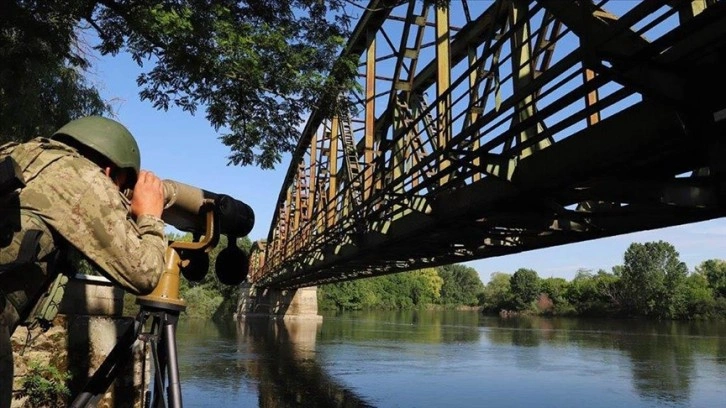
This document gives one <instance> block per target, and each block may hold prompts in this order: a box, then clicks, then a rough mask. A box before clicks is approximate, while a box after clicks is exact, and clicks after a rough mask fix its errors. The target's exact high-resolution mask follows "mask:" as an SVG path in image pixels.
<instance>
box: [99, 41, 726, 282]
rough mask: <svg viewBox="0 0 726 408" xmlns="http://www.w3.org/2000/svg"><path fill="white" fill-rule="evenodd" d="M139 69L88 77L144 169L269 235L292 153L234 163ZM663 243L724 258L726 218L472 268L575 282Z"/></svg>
mask: <svg viewBox="0 0 726 408" xmlns="http://www.w3.org/2000/svg"><path fill="white" fill-rule="evenodd" d="M140 72H141V69H140V68H139V67H138V66H137V65H136V64H135V63H134V62H133V61H132V60H131V58H129V57H128V56H126V55H123V54H121V55H119V56H116V57H103V58H99V59H98V60H97V61H96V63H95V66H94V68H93V71H92V72H91V73H90V78H89V79H90V80H91V81H92V82H93V83H95V84H96V85H97V86H98V87H99V89H101V92H102V96H103V97H104V98H105V99H107V100H111V101H112V103H113V106H114V111H115V112H116V115H117V117H116V119H118V120H119V121H121V122H122V123H123V124H125V125H126V126H127V127H128V128H129V130H130V131H131V132H132V133H133V134H134V136H135V137H136V139H137V141H138V143H139V147H140V149H141V155H142V168H145V169H147V170H151V171H153V172H154V173H156V174H157V175H158V176H159V177H161V178H162V179H174V180H177V181H180V182H183V183H186V184H191V185H194V186H197V187H200V188H204V189H206V190H210V191H213V192H217V193H224V194H228V195H230V196H232V197H235V198H237V199H240V200H242V201H244V202H246V203H247V204H249V205H250V206H251V207H252V208H253V210H254V211H255V216H256V223H255V226H254V229H253V230H252V232H251V233H250V235H249V237H250V239H252V240H253V241H255V240H258V239H264V238H267V232H268V230H269V227H270V222H271V220H272V215H273V212H274V210H275V204H276V201H277V196H278V194H279V191H280V187H281V186H282V180H283V178H284V175H285V172H286V171H287V168H288V166H289V161H288V160H289V156H286V157H285V158H284V159H283V162H282V163H280V164H279V165H278V166H277V168H276V169H275V170H261V169H259V168H256V167H240V166H228V165H227V162H228V159H227V156H228V155H229V150H228V148H227V147H226V146H224V145H223V144H222V143H221V142H220V140H219V139H218V137H219V134H218V133H217V132H215V131H214V128H212V127H211V126H210V125H209V123H208V122H207V121H206V119H205V118H204V112H203V110H201V111H199V112H198V113H197V115H196V116H192V115H191V114H189V113H187V112H182V111H181V110H180V109H176V108H171V109H169V111H166V112H165V111H160V110H156V109H154V107H153V106H151V104H150V103H149V102H146V101H144V102H142V101H140V100H139V97H138V88H137V86H136V77H137V75H138V74H139V73H140ZM657 240H664V241H667V242H670V243H671V244H673V245H674V246H675V248H676V250H678V251H679V253H680V255H681V260H682V261H684V262H686V264H687V265H688V267H689V269H691V270H692V269H693V268H694V267H696V266H697V265H698V264H699V263H700V262H702V261H704V260H706V259H710V258H726V220H724V219H718V220H712V221H707V222H702V223H696V224H689V225H684V226H679V227H673V228H666V229H660V230H652V231H645V232H640V233H635V234H627V235H621V236H616V237H611V238H604V239H599V240H593V241H588V242H583V243H578V244H570V245H565V246H559V247H553V248H547V249H541V250H536V251H529V252H524V253H520V254H515V255H507V256H502V257H496V258H489V259H484V260H477V261H471V262H468V263H466V265H468V266H471V267H473V268H475V269H476V270H477V271H478V272H479V274H480V275H481V278H482V280H483V281H484V282H487V281H488V279H489V276H490V274H492V273H494V272H506V273H512V272H514V271H515V270H517V269H518V268H521V267H526V268H532V269H534V270H536V271H537V272H538V273H539V275H540V276H541V277H550V276H554V277H563V278H566V279H571V278H572V277H573V276H574V275H575V273H576V272H577V270H578V269H579V268H586V269H592V270H597V269H600V268H602V269H606V270H610V268H612V266H614V265H618V264H620V263H622V258H623V253H624V252H625V250H626V249H627V247H628V245H630V244H631V243H632V242H647V241H657Z"/></svg>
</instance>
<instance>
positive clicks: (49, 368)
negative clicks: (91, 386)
mask: <svg viewBox="0 0 726 408" xmlns="http://www.w3.org/2000/svg"><path fill="white" fill-rule="evenodd" d="M70 379H71V374H70V373H68V372H61V371H60V370H59V369H58V368H57V367H55V366H54V365H44V364H43V363H41V362H40V361H37V360H32V361H30V363H29V364H28V373H27V375H25V376H24V377H23V378H22V379H21V381H20V389H19V390H17V391H15V392H14V395H13V396H14V398H17V399H20V398H26V397H27V399H26V400H25V404H24V406H27V407H59V406H65V404H66V399H67V398H68V397H69V396H70V394H71V392H70V390H69V389H68V387H67V386H66V383H67V382H68V380H70Z"/></svg>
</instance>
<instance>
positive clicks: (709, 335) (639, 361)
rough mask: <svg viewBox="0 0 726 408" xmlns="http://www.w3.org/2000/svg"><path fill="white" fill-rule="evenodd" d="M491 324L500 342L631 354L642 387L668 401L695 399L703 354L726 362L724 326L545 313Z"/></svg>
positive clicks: (491, 335) (527, 361)
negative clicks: (562, 316)
mask: <svg viewBox="0 0 726 408" xmlns="http://www.w3.org/2000/svg"><path fill="white" fill-rule="evenodd" d="M490 324H492V326H494V325H495V326H496V329H493V330H489V331H487V338H488V339H489V341H491V342H492V343H495V344H511V345H514V346H517V347H565V348H572V349H586V350H590V352H591V353H601V352H602V351H606V350H616V351H618V352H620V353H622V355H624V356H627V358H628V360H627V361H628V362H629V363H630V367H629V369H630V372H631V375H632V385H633V387H634V388H635V389H636V390H637V392H638V393H639V394H640V395H641V396H642V397H643V398H645V399H649V400H657V401H660V402H663V403H669V404H670V403H676V404H682V403H685V402H688V401H689V399H690V398H691V393H692V391H693V390H692V389H691V381H692V379H693V378H696V377H697V373H696V367H695V366H696V360H697V358H698V357H699V355H701V357H702V356H703V355H715V356H716V358H715V359H714V360H715V361H716V362H718V363H720V365H721V366H720V370H723V369H724V367H725V365H726V358H724V354H723V352H724V349H725V348H726V333H724V326H723V325H713V324H709V323H703V322H651V321H626V320H593V319H582V320H580V319H544V318H515V319H503V320H500V321H498V322H496V323H495V324H494V323H492V322H490ZM518 353H519V352H518ZM518 355H519V354H518ZM536 358H537V357H536V356H533V355H532V354H531V353H527V355H526V356H523V357H522V358H521V362H522V364H523V366H531V365H533V364H536V361H534V360H536ZM517 361H518V362H520V359H519V358H518V359H517Z"/></svg>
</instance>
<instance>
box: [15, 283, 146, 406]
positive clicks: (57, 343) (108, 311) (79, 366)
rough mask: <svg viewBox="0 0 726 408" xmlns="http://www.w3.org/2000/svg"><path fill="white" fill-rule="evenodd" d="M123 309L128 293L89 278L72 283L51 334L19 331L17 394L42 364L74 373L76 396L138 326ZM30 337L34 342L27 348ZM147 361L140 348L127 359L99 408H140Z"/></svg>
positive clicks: (72, 382)
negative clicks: (129, 330) (33, 368)
mask: <svg viewBox="0 0 726 408" xmlns="http://www.w3.org/2000/svg"><path fill="white" fill-rule="evenodd" d="M122 309H123V291H122V290H121V289H119V288H116V287H114V286H112V285H111V284H110V282H108V281H107V280H105V279H103V278H100V277H95V276H85V275H80V276H77V277H76V278H74V279H71V280H70V281H69V282H68V284H67V286H66V289H65V295H64V297H63V300H62V301H61V304H60V306H59V314H58V316H57V317H56V318H55V320H54V322H53V326H52V327H51V328H50V330H48V331H47V332H43V331H41V330H40V329H34V330H31V331H29V330H28V329H27V328H25V327H20V328H18V329H17V330H16V331H15V333H14V335H13V338H12V342H13V350H14V360H15V361H14V363H15V378H14V383H13V389H14V390H18V389H20V385H21V383H22V380H23V378H24V377H25V376H26V375H27V373H28V365H29V364H30V363H31V362H33V361H37V362H39V363H40V364H41V365H42V366H48V365H53V366H55V367H56V368H58V369H59V371H61V372H67V373H70V374H71V375H72V377H71V379H70V381H69V382H68V383H67V386H68V388H69V389H70V392H71V395H75V394H76V393H77V392H78V391H79V390H80V389H82V388H83V386H84V385H85V384H86V382H87V381H88V379H89V378H90V377H91V375H92V374H93V373H94V372H95V370H96V369H97V368H98V367H99V366H100V365H101V363H102V362H103V361H104V360H105V358H106V356H107V355H108V353H109V352H110V351H111V350H112V349H113V347H114V346H115V345H116V341H117V337H118V336H120V335H121V334H122V333H124V331H125V330H126V329H127V328H128V327H130V326H131V325H132V324H133V321H134V319H133V317H124V316H122ZM28 335H30V338H32V341H31V342H30V344H29V345H27V346H26V341H27V339H28ZM143 358H144V354H143V350H141V348H140V347H139V348H138V349H134V350H133V351H132V352H131V355H129V356H126V359H131V360H133V363H131V364H128V365H127V367H126V370H124V371H123V372H122V373H121V374H120V375H119V377H118V378H117V379H116V381H115V382H114V383H113V384H112V385H111V387H109V389H108V391H107V392H106V394H105V395H104V396H103V397H102V398H101V399H100V400H99V401H98V404H97V406H98V407H106V408H112V407H113V408H122V407H123V408H126V407H129V408H132V407H133V408H136V407H139V408H140V407H141V398H140V397H141V392H142V390H143V389H145V385H147V384H148V379H149V375H148V373H147V372H146V370H144V371H143V372H142V367H143V365H142V364H141V363H142V361H143ZM146 367H147V368H148V367H149V365H148V364H146ZM23 403H24V401H23V400H22V399H15V400H13V404H12V406H13V407H21V406H23Z"/></svg>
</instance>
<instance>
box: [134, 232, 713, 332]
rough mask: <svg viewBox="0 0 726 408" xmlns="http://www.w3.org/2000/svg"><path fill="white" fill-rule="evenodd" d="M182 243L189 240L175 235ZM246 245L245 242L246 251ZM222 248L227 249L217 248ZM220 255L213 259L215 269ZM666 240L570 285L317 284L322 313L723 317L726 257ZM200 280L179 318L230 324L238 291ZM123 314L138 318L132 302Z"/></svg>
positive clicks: (504, 279)
mask: <svg viewBox="0 0 726 408" xmlns="http://www.w3.org/2000/svg"><path fill="white" fill-rule="evenodd" d="M175 238H176V239H184V237H175ZM249 244H250V243H249V240H248V239H246V238H245V239H243V240H241V241H240V246H241V247H242V248H248V247H249ZM218 247H222V248H223V247H224V243H220V245H218ZM217 253H218V250H215V251H212V253H211V254H210V265H211V266H213V265H214V263H215V260H216V256H217ZM678 257H679V254H678V252H677V251H676V249H675V248H674V247H673V245H671V244H670V243H668V242H664V241H657V242H646V243H632V244H631V245H630V246H629V247H628V249H627V250H626V251H625V253H624V255H623V263H622V264H621V265H617V266H615V267H613V268H612V270H611V271H609V272H608V271H605V270H598V271H592V270H586V269H579V270H577V271H576V274H575V277H574V278H573V279H572V280H569V281H568V280H566V279H563V278H555V277H550V278H541V277H539V275H538V274H537V272H536V271H535V270H534V269H529V268H520V269H518V270H516V271H515V272H513V273H506V272H495V273H493V274H491V276H490V279H489V281H488V282H487V283H486V284H484V283H483V282H482V280H481V278H480V277H479V273H478V272H477V271H476V270H475V269H474V268H471V267H468V266H464V265H460V264H453V265H445V266H439V267H436V268H426V269H421V270H415V271H410V272H402V273H397V274H391V275H384V276H379V277H375V278H366V279H359V280H353V281H346V282H339V283H334V284H328V285H321V286H318V308H319V309H320V310H321V311H352V310H410V309H457V310H472V311H474V310H476V311H480V312H481V313H483V314H487V315H494V316H496V315H499V316H501V317H505V318H506V317H516V316H525V315H530V316H531V315H537V316H567V317H616V318H646V319H655V320H708V319H726V260H721V259H708V260H705V261H703V262H701V263H700V264H699V265H698V266H697V267H696V268H695V270H693V271H689V270H688V268H687V267H686V265H685V264H684V263H683V262H681V261H680V260H679V259H678ZM212 269H213V267H210V271H209V272H208V273H207V274H206V276H205V277H204V278H203V279H202V280H201V281H199V282H190V281H188V280H187V279H182V286H181V294H182V297H183V298H184V299H185V300H186V301H187V309H186V311H185V312H183V313H182V318H203V319H210V318H211V319H214V320H225V319H229V318H231V316H232V314H233V313H234V309H235V307H236V300H237V293H238V288H237V287H236V286H231V287H230V286H224V285H221V284H220V283H219V282H218V281H217V279H216V277H215V274H214V272H213V271H212ZM124 303H125V305H126V306H125V315H127V316H128V315H135V313H136V312H135V311H134V307H135V304H134V301H133V299H131V300H130V301H129V299H127V301H126V302H124Z"/></svg>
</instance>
